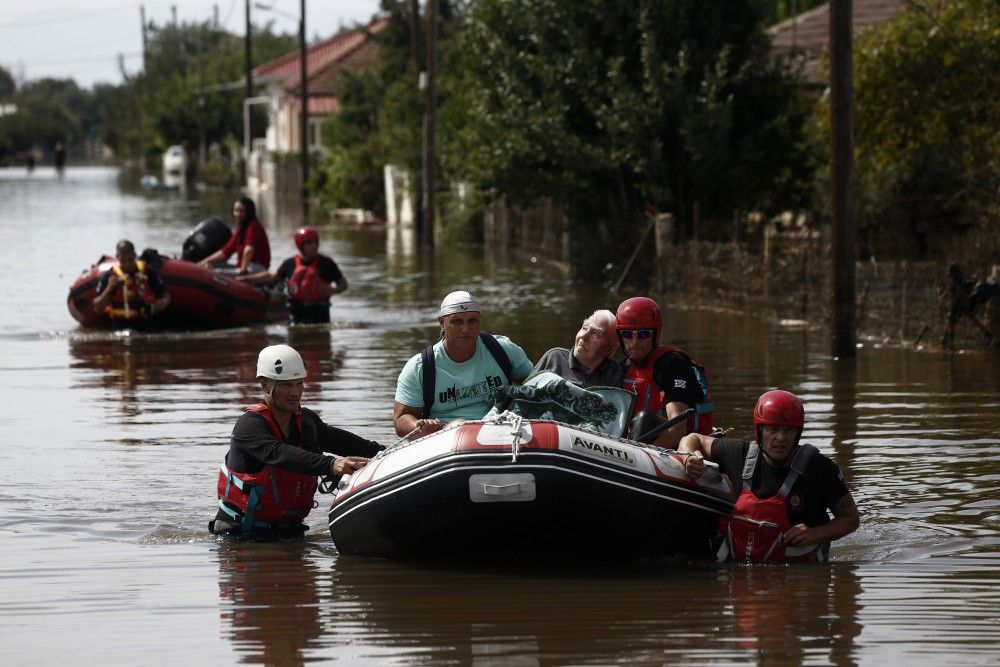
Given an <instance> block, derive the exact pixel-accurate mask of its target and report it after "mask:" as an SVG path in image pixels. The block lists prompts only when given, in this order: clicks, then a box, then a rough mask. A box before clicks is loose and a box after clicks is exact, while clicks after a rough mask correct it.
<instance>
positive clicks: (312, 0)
mask: <svg viewBox="0 0 1000 667" xmlns="http://www.w3.org/2000/svg"><path fill="white" fill-rule="evenodd" d="M254 4H257V3H254V2H251V10H250V13H251V18H252V20H253V22H254V23H256V24H258V25H263V24H264V23H266V22H267V21H270V20H273V21H274V29H275V30H276V31H278V32H284V33H293V34H294V33H296V32H297V31H298V15H299V0H265V1H264V2H261V3H260V4H263V5H269V6H272V7H273V11H267V10H264V9H258V8H257V7H254V6H253V5H254ZM140 7H145V11H146V21H147V22H149V21H155V22H156V23H157V24H161V25H162V24H164V23H169V22H170V20H171V7H176V8H177V20H178V22H193V21H208V20H211V19H212V17H213V15H214V9H213V8H215V7H217V8H218V13H219V23H220V24H221V25H222V27H223V28H224V29H226V30H228V31H229V32H232V33H234V34H238V35H242V34H243V33H244V26H245V21H246V18H245V16H244V11H245V7H246V0H0V66H2V67H4V68H5V69H7V70H8V71H9V72H11V74H13V75H14V78H15V79H16V80H18V81H22V80H35V79H42V78H45V77H54V78H60V79H75V80H76V82H77V84H78V85H79V86H81V87H82V88H90V87H91V86H93V85H94V84H95V83H98V82H103V83H112V84H120V83H122V75H121V71H120V68H119V59H118V54H122V55H123V56H124V65H125V71H126V72H127V73H129V74H134V73H136V72H138V71H139V69H140V67H141V65H142V29H141V25H142V23H141V20H140V9H139V8H140ZM378 9H379V0H306V34H307V35H308V40H309V41H310V42H312V41H314V39H315V38H316V37H317V36H318V37H321V38H326V37H330V36H332V35H334V34H335V33H336V32H338V30H339V29H340V28H341V27H349V26H353V25H354V24H356V23H364V22H367V21H368V20H369V19H370V18H371V17H372V16H373V15H374V14H375V13H376V12H377V11H378Z"/></svg>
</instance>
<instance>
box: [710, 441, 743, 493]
mask: <svg viewBox="0 0 1000 667" xmlns="http://www.w3.org/2000/svg"><path fill="white" fill-rule="evenodd" d="M749 449H750V441H749V440H732V439H730V438H717V439H716V440H715V442H713V443H712V460H713V461H715V462H716V463H718V464H719V470H721V471H722V472H723V474H725V475H726V477H728V478H729V481H730V482H731V483H732V485H733V492H734V493H735V494H736V495H739V493H740V489H741V488H742V486H743V462H744V460H746V456H747V451H748V450H749Z"/></svg>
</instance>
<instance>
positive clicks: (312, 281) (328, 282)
mask: <svg viewBox="0 0 1000 667" xmlns="http://www.w3.org/2000/svg"><path fill="white" fill-rule="evenodd" d="M295 246H296V247H297V248H298V249H299V254H297V255H295V257H290V258H288V259H286V260H285V261H284V262H282V263H281V266H279V267H278V270H277V271H262V272H260V273H252V274H249V275H246V276H240V277H239V278H238V280H244V281H246V282H248V283H250V284H253V285H273V284H275V283H278V282H283V283H284V284H285V286H286V289H287V295H286V300H285V307H286V308H288V314H289V319H291V321H292V322H297V323H300V324H302V323H316V322H329V321H330V297H331V296H333V295H334V294H340V293H341V292H343V291H344V290H346V289H347V278H345V277H344V274H343V273H341V272H340V267H339V266H337V263H336V262H335V261H333V259H332V258H330V257H327V256H326V255H321V254H320V252H319V233H318V232H317V231H316V230H315V229H313V228H312V227H301V228H299V230H298V231H296V232H295Z"/></svg>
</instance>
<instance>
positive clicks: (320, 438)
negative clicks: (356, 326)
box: [213, 406, 382, 536]
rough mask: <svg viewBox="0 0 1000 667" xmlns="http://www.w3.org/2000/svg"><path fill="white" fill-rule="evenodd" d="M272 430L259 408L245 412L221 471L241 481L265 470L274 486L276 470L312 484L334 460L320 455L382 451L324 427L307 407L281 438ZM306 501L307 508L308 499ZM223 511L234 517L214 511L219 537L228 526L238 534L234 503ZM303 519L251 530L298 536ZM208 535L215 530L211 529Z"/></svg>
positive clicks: (299, 518) (310, 501) (278, 477)
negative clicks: (273, 478) (226, 525)
mask: <svg viewBox="0 0 1000 667" xmlns="http://www.w3.org/2000/svg"><path fill="white" fill-rule="evenodd" d="M256 407H257V406H255V408H256ZM274 429H275V426H274V425H273V424H272V423H270V422H269V420H268V418H267V416H266V415H265V414H262V413H261V412H259V409H258V411H254V410H249V411H247V412H245V413H244V414H243V415H241V416H240V417H239V419H237V420H236V425H235V426H234V427H233V433H232V437H231V439H230V444H229V452H228V453H227V454H226V459H225V462H224V469H227V470H228V471H229V472H231V473H233V474H234V475H235V476H236V477H240V476H241V475H242V476H244V477H245V476H246V475H256V474H258V473H262V471H264V469H265V467H270V468H271V469H272V471H271V473H270V474H271V476H272V477H275V478H277V479H278V480H279V481H280V480H281V472H278V473H277V475H275V473H274V471H276V470H277V471H286V472H288V473H297V474H298V475H299V476H300V477H301V478H311V479H313V480H314V479H315V478H316V477H317V476H322V475H326V474H327V473H328V472H329V470H330V463H331V462H332V461H333V459H334V457H333V456H330V455H328V454H325V453H324V452H332V453H334V454H337V455H340V456H369V457H370V456H374V455H375V454H377V453H378V452H379V451H381V450H382V446H381V445H379V444H378V443H376V442H373V441H371V440H365V439H364V438H361V437H360V436H357V435H355V434H353V433H351V432H349V431H345V430H343V429H340V428H337V427H335V426H330V425H328V424H326V423H325V422H323V420H322V419H320V417H319V416H318V415H317V414H316V413H315V412H313V411H312V410H309V409H308V408H302V412H301V422H300V421H299V419H298V417H296V418H293V419H292V420H291V421H290V422H289V432H288V436H287V438H286V437H284V436H281V432H280V430H279V431H278V432H277V434H276V433H275V430H274ZM220 477H221V475H220ZM288 477H292V479H293V481H294V477H293V476H288ZM308 502H309V507H310V508H311V507H312V497H311V494H310V498H309V500H308ZM229 509H230V510H235V511H236V513H237V514H238V516H236V517H234V516H233V513H232V511H229V512H227V511H224V510H223V509H220V510H219V513H218V515H217V516H216V521H215V522H213V523H215V524H216V527H218V526H219V522H222V526H223V531H221V532H227V531H226V530H225V524H230V525H231V526H233V528H234V529H235V531H234V532H240V530H239V528H238V526H239V524H240V521H241V519H242V518H243V516H242V513H240V512H239V509H240V508H239V507H238V506H237V505H236V503H232V504H231V505H230V506H229ZM306 514H308V512H306ZM304 517H305V514H302V515H301V516H299V517H294V518H292V519H291V520H288V521H267V522H266V523H268V524H269V525H266V526H265V525H261V526H255V530H257V529H261V530H264V531H272V532H276V533H278V535H279V536H290V535H295V534H301V533H302V532H304V531H305V530H306V526H305V525H304V524H303V523H302V521H301V519H302V518H304ZM213 532H220V531H218V530H216V529H213Z"/></svg>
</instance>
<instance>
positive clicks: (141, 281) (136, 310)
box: [95, 259, 167, 320]
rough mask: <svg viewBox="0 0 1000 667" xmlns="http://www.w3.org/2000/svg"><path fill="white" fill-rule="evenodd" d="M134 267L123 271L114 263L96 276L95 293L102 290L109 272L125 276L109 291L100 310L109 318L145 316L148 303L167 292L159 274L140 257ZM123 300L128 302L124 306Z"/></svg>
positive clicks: (139, 317) (140, 317)
mask: <svg viewBox="0 0 1000 667" xmlns="http://www.w3.org/2000/svg"><path fill="white" fill-rule="evenodd" d="M136 267H137V269H136V271H135V272H134V273H125V272H124V271H123V270H122V268H121V266H120V265H118V264H115V265H114V266H113V267H112V268H110V269H108V270H107V271H105V272H104V273H102V274H101V277H100V278H98V280H97V291H96V292H95V294H101V293H103V292H104V290H105V289H106V288H107V286H108V280H110V279H111V276H112V274H118V276H119V277H121V278H124V279H125V284H124V285H119V286H118V288H117V289H116V290H115V293H114V294H112V295H111V301H110V302H109V303H108V305H107V306H106V307H105V309H104V312H105V313H106V314H107V315H108V316H109V317H111V318H112V319H115V320H125V319H129V320H132V319H142V318H145V317H148V316H149V307H150V306H151V305H152V304H153V303H154V302H155V301H156V300H157V299H158V298H160V297H161V296H163V295H164V294H166V292H167V288H166V286H165V285H164V284H163V281H162V280H161V279H160V274H159V273H157V271H156V270H155V269H153V268H152V267H150V266H149V265H147V264H146V262H144V261H143V260H141V259H140V260H138V261H137V262H136ZM126 293H127V295H128V297H127V299H126ZM126 301H127V302H128V309H127V310H126V308H125V302H126Z"/></svg>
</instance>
